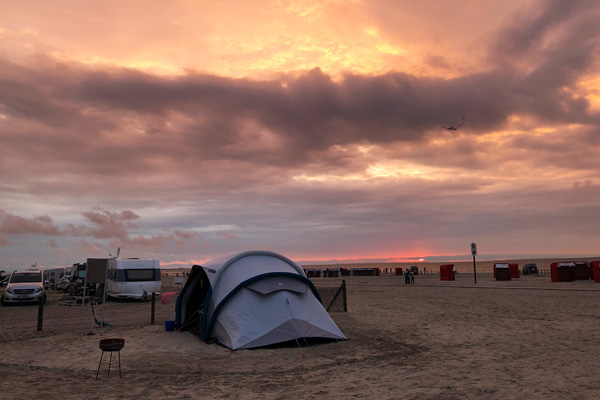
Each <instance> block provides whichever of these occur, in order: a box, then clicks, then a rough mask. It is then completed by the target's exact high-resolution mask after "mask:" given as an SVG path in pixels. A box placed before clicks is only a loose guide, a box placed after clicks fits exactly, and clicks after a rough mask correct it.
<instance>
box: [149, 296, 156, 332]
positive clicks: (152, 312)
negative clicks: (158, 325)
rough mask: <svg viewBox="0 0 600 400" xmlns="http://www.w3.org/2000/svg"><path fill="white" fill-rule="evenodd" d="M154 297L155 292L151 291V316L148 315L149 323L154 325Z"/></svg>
mask: <svg viewBox="0 0 600 400" xmlns="http://www.w3.org/2000/svg"><path fill="white" fill-rule="evenodd" d="M155 297H156V292H152V311H151V316H150V325H154V310H155V309H156V305H155Z"/></svg>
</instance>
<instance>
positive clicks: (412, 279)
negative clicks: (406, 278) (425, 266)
mask: <svg viewBox="0 0 600 400" xmlns="http://www.w3.org/2000/svg"><path fill="white" fill-rule="evenodd" d="M410 283H415V271H410Z"/></svg>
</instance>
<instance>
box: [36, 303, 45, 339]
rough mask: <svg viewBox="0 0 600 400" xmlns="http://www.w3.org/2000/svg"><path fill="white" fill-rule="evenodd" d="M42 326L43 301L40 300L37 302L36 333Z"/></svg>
mask: <svg viewBox="0 0 600 400" xmlns="http://www.w3.org/2000/svg"><path fill="white" fill-rule="evenodd" d="M43 324H44V301H43V299H42V300H40V301H39V305H38V325H37V330H38V332H40V331H41V330H42V325H43Z"/></svg>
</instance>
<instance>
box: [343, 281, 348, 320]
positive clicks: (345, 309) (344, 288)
mask: <svg viewBox="0 0 600 400" xmlns="http://www.w3.org/2000/svg"><path fill="white" fill-rule="evenodd" d="M342 296H344V297H343V300H344V312H348V302H347V301H346V280H345V279H342Z"/></svg>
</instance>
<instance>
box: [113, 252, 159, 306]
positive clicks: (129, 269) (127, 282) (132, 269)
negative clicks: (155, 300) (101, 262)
mask: <svg viewBox="0 0 600 400" xmlns="http://www.w3.org/2000/svg"><path fill="white" fill-rule="evenodd" d="M106 276H107V279H106V295H107V296H108V297H112V298H117V299H141V300H145V299H146V298H148V297H149V296H150V295H151V294H152V293H156V294H160V264H159V262H158V260H157V259H156V258H154V259H152V260H140V259H138V258H128V259H121V258H111V259H109V262H108V271H107V275H106Z"/></svg>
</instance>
